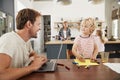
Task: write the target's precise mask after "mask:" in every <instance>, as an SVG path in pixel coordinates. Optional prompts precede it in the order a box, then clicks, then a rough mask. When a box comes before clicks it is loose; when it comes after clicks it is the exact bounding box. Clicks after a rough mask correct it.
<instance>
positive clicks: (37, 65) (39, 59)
mask: <svg viewBox="0 0 120 80" xmlns="http://www.w3.org/2000/svg"><path fill="white" fill-rule="evenodd" d="M46 62H47V58H46V57H44V56H36V57H34V60H33V61H32V62H31V64H30V67H32V68H33V69H34V70H35V71H36V70H38V69H39V68H40V67H41V66H42V65H43V64H44V63H46Z"/></svg>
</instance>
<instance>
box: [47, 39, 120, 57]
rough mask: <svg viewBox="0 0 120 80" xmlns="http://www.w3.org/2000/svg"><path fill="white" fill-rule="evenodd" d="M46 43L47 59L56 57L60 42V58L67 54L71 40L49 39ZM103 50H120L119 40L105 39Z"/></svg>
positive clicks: (70, 47) (71, 44)
mask: <svg viewBox="0 0 120 80" xmlns="http://www.w3.org/2000/svg"><path fill="white" fill-rule="evenodd" d="M45 44H46V45H45V46H46V51H47V57H48V59H56V58H57V55H58V53H59V49H60V46H61V44H63V46H62V52H61V53H62V54H61V55H60V58H61V59H66V57H67V55H66V53H67V50H71V49H72V46H73V41H71V40H65V41H60V40H54V41H49V42H46V43H45ZM105 51H106V52H109V51H120V40H117V41H107V42H106V43H105Z"/></svg>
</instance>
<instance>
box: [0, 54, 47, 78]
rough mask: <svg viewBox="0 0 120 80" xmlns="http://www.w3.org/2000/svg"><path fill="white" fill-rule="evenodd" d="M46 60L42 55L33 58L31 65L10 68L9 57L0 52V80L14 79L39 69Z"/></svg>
mask: <svg viewBox="0 0 120 80" xmlns="http://www.w3.org/2000/svg"><path fill="white" fill-rule="evenodd" d="M45 62H46V59H45V58H43V57H38V58H35V59H34V61H33V62H32V63H31V65H29V66H26V67H23V68H11V67H10V63H11V58H10V56H8V55H6V54H0V80H15V79H18V78H20V77H22V76H25V75H27V74H30V73H31V72H33V71H35V70H37V69H39V68H40V67H41V66H42V64H44V63H45Z"/></svg>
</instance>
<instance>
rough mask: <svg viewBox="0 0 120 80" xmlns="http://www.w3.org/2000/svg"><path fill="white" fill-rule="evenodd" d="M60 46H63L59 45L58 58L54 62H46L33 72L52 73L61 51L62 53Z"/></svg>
mask: <svg viewBox="0 0 120 80" xmlns="http://www.w3.org/2000/svg"><path fill="white" fill-rule="evenodd" d="M62 46H63V44H61V46H60V49H59V53H58V56H57V59H56V60H49V61H48V62H46V63H45V64H43V66H42V67H41V68H40V69H38V70H37V71H35V72H54V71H55V70H56V69H57V61H58V60H59V58H60V54H61V51H62Z"/></svg>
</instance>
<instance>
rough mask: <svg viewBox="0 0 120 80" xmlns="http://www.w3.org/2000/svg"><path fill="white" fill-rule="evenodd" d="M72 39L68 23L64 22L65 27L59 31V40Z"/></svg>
mask: <svg viewBox="0 0 120 80" xmlns="http://www.w3.org/2000/svg"><path fill="white" fill-rule="evenodd" d="M70 37H71V31H70V29H69V28H68V22H67V21H64V22H63V27H62V28H61V29H60V31H59V38H60V40H69V39H70Z"/></svg>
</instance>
